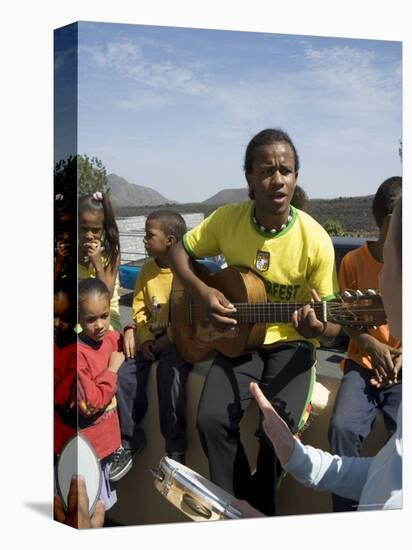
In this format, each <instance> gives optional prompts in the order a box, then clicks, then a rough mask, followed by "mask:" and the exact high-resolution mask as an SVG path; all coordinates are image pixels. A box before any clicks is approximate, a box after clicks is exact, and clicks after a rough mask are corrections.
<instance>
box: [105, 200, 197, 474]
mask: <svg viewBox="0 0 412 550" xmlns="http://www.w3.org/2000/svg"><path fill="white" fill-rule="evenodd" d="M185 232H186V224H185V221H184V219H183V218H182V216H181V215H180V214H179V213H178V212H174V211H173V210H157V211H154V212H152V213H151V214H149V216H148V217H147V220H146V235H145V237H144V239H143V242H144V245H145V249H146V252H147V254H148V255H149V256H150V260H149V261H148V262H147V263H146V264H144V266H143V267H142V269H141V271H140V273H139V277H138V279H137V281H136V287H135V291H134V297H133V306H132V316H133V321H134V323H135V328H136V336H137V341H138V348H139V352H138V353H137V354H136V357H135V340H134V334H133V332H132V331H130V330H129V331H127V332H126V333H125V352H126V355H127V356H129V357H130V359H129V360H128V361H127V362H126V363H125V364H124V365H123V367H122V368H121V370H120V371H119V379H118V392H117V398H118V408H119V415H120V426H121V433H122V447H121V448H120V449H119V450H118V452H117V455H116V456H115V459H114V461H113V463H112V466H111V470H110V479H111V480H113V481H116V480H118V479H120V478H121V477H123V476H124V475H125V474H126V473H127V472H128V471H129V469H130V468H131V466H132V459H133V455H135V454H136V452H138V451H139V450H140V449H142V448H143V447H144V445H145V443H146V438H145V435H144V433H143V430H142V429H141V427H140V426H139V422H140V421H141V419H142V418H143V416H144V414H145V412H146V409H147V397H146V383H147V378H148V374H149V369H150V367H151V365H152V363H153V362H154V361H156V360H158V364H157V370H156V377H157V391H158V399H159V416H160V430H161V432H162V435H163V436H164V438H165V441H166V453H167V455H168V456H169V457H170V458H172V459H174V460H177V461H179V462H181V463H184V462H185V452H186V447H187V443H186V419H185V409H186V391H185V387H186V380H187V376H188V374H189V371H190V369H191V367H192V366H191V365H190V364H188V363H186V362H185V361H184V360H183V359H182V358H181V357H180V356H179V354H178V353H177V351H176V348H175V346H174V345H173V342H172V339H171V333H170V330H169V329H168V326H167V324H168V318H169V298H170V293H171V289H172V280H173V274H172V271H171V269H170V268H169V264H168V260H167V254H168V250H169V248H170V247H171V246H172V245H173V244H175V243H176V242H178V241H180V240H181V239H182V237H183V235H184V233H185Z"/></svg>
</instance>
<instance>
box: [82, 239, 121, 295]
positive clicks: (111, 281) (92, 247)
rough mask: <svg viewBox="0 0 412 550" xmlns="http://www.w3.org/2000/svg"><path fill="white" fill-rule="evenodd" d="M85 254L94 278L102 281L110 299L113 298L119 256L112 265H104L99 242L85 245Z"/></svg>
mask: <svg viewBox="0 0 412 550" xmlns="http://www.w3.org/2000/svg"><path fill="white" fill-rule="evenodd" d="M85 246H86V247H87V248H86V254H87V255H88V256H89V258H90V261H91V263H92V264H93V267H94V269H95V271H96V277H97V278H98V279H100V280H101V281H103V282H104V283H105V285H106V286H107V288H108V289H109V292H110V298H111V297H112V296H113V291H114V286H115V283H116V278H117V274H118V272H119V265H120V255H118V256H117V258H116V260H115V262H114V264H107V265H105V264H104V261H103V256H102V246H101V242H100V241H99V240H95V241H91V242H88V243H85Z"/></svg>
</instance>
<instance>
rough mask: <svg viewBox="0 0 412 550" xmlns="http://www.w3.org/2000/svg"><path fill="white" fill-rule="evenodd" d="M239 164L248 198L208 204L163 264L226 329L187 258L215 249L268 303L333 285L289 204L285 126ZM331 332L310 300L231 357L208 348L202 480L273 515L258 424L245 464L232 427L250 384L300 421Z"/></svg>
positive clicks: (325, 246)
mask: <svg viewBox="0 0 412 550" xmlns="http://www.w3.org/2000/svg"><path fill="white" fill-rule="evenodd" d="M244 170H245V176H246V180H247V183H248V186H249V197H250V199H251V200H250V201H247V202H245V203H241V204H230V205H225V206H222V207H220V208H218V209H217V210H216V211H215V212H213V213H212V214H211V215H210V216H209V217H208V218H206V219H205V220H204V221H203V222H202V223H201V224H200V225H198V226H197V227H195V228H194V229H192V230H191V231H189V232H188V233H186V235H185V236H184V239H183V242H182V243H178V244H176V245H174V246H173V247H171V249H170V252H169V254H170V266H171V268H172V270H173V272H174V273H175V275H176V276H177V277H178V278H179V280H180V281H181V283H182V285H183V286H184V287H185V289H186V290H187V291H188V292H189V293H190V295H191V296H193V298H194V299H195V300H196V301H197V302H198V303H200V304H202V306H203V307H204V310H205V311H206V315H205V317H206V318H207V319H209V320H210V322H211V323H212V324H213V325H214V326H215V327H216V328H218V329H219V330H221V331H228V334H230V333H236V331H237V329H238V327H237V321H236V319H234V318H233V317H232V315H233V313H234V311H235V308H234V306H233V305H232V304H231V303H230V302H229V300H228V299H227V298H226V297H225V296H224V295H223V293H222V292H220V291H219V290H217V289H216V288H212V287H211V286H208V285H206V284H205V283H204V282H203V281H202V280H201V279H200V278H199V277H197V276H196V275H195V273H194V270H193V268H192V264H191V258H194V259H196V258H202V257H209V256H216V255H218V254H223V255H224V257H225V259H226V262H227V264H228V266H241V267H246V268H248V269H251V270H253V271H254V272H255V273H257V274H259V275H260V277H261V278H262V279H263V281H264V285H265V289H266V294H267V299H268V301H269V302H295V301H296V302H310V300H311V299H312V298H314V299H315V300H319V299H322V300H327V299H329V298H333V297H334V295H335V293H336V292H337V290H338V284H337V277H336V271H335V260H334V250H333V245H332V242H331V240H330V237H329V236H328V234H327V233H326V231H325V230H324V229H323V228H322V227H321V226H320V225H319V224H318V223H317V222H316V221H315V220H314V219H313V218H311V217H310V216H309V215H308V214H306V213H305V212H303V211H301V210H298V209H297V208H294V207H293V206H291V204H290V202H291V199H292V196H293V193H294V190H295V187H296V181H297V177H298V171H299V158H298V154H297V152H296V149H295V146H294V144H293V142H292V140H291V139H290V137H289V136H288V134H286V133H285V132H283V131H282V130H278V129H275V130H273V129H267V130H263V131H261V132H259V133H258V134H257V135H255V136H254V137H253V139H252V140H251V141H250V143H249V144H248V146H247V149H246V154H245V163H244ZM338 331H339V327H338V326H337V325H333V324H331V323H328V322H322V321H320V320H318V318H317V317H316V315H315V313H314V311H313V309H312V308H311V307H310V305H306V306H304V307H303V308H301V309H299V310H298V311H295V312H294V313H293V314H292V316H291V318H290V319H289V321H288V322H284V323H278V324H273V323H272V324H268V325H267V327H266V334H265V338H264V343H263V345H262V346H260V348H259V349H257V350H255V351H248V352H246V353H243V354H241V355H239V356H238V357H227V356H225V355H223V354H222V353H218V354H217V356H216V357H215V359H214V361H213V364H212V366H211V368H210V370H209V372H208V375H207V378H206V380H205V385H204V388H203V393H202V397H201V400H200V403H199V409H198V418H197V427H198V430H199V434H200V438H201V442H202V446H203V449H204V451H205V453H206V455H207V457H208V460H209V468H210V478H211V480H212V481H213V482H214V483H216V484H217V485H219V486H220V487H222V488H223V489H225V490H226V491H228V492H229V493H231V494H233V495H235V496H236V497H238V498H243V499H246V500H248V501H249V502H250V503H251V504H253V505H254V506H255V507H256V508H258V509H259V510H261V511H262V512H263V513H265V514H267V515H275V486H276V482H277V468H276V457H275V455H274V452H273V447H272V445H271V444H270V442H269V441H268V439H267V438H266V436H265V434H264V430H263V428H262V426H260V427H259V430H258V432H259V433H258V435H259V454H258V459H257V467H256V471H255V473H254V474H253V475H252V473H251V469H250V466H249V463H248V460H247V457H246V454H245V451H244V449H243V446H242V443H241V441H240V430H239V424H240V420H241V418H242V415H243V412H244V411H245V409H246V408H247V406H248V404H249V403H250V401H251V399H252V395H251V393H250V391H249V383H250V382H252V381H253V382H258V383H259V384H260V387H261V389H262V391H263V393H264V394H265V396H266V397H267V398H268V399H269V401H270V402H271V403H272V405H273V406H274V407H275V409H276V410H277V412H278V413H279V414H280V415H281V417H282V418H283V419H284V420H285V421H286V422H287V424H288V426H289V428H290V429H291V431H292V432H293V433H298V432H299V431H300V430H301V428H302V426H303V424H304V419H305V414H306V411H307V408H308V405H309V403H310V399H311V393H312V388H313V384H314V380H315V362H316V360H315V348H316V346H318V342H319V340H322V341H328V340H331V339H333V338H334V336H335V335H336V334H337V332H338Z"/></svg>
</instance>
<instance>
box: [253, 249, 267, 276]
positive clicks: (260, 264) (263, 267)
mask: <svg viewBox="0 0 412 550" xmlns="http://www.w3.org/2000/svg"><path fill="white" fill-rule="evenodd" d="M269 263H270V253H269V252H263V250H258V251H257V253H256V260H255V266H256V269H257V270H258V271H261V272H262V273H263V272H265V271H267V270H268V269H269Z"/></svg>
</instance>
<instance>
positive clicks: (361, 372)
mask: <svg viewBox="0 0 412 550" xmlns="http://www.w3.org/2000/svg"><path fill="white" fill-rule="evenodd" d="M372 374H373V373H372V371H370V370H369V369H365V368H364V367H361V366H360V365H358V364H357V363H355V362H354V361H351V360H350V359H346V360H345V367H344V374H343V379H342V381H341V385H340V388H339V392H338V395H337V396H336V401H335V406H334V409H333V416H332V420H331V424H330V428H329V444H330V451H331V453H332V454H337V455H340V456H359V455H360V452H361V449H362V443H363V441H364V439H365V438H366V437H367V436H368V435H369V434H370V432H371V430H372V426H373V423H374V421H375V419H376V415H377V414H378V410H381V411H382V413H383V415H384V420H385V424H386V427H387V429H388V431H389V435H392V434H393V433H394V432H395V431H396V417H397V414H398V408H399V405H400V403H401V400H402V384H401V383H400V382H398V383H397V384H393V385H388V386H384V387H383V388H382V389H376V388H375V387H374V386H371V385H370V384H369V380H370V379H371V377H372ZM332 501H333V511H334V512H347V511H351V510H356V509H357V506H358V503H357V502H355V501H353V500H349V499H347V498H343V497H340V496H338V495H333V497H332Z"/></svg>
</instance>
